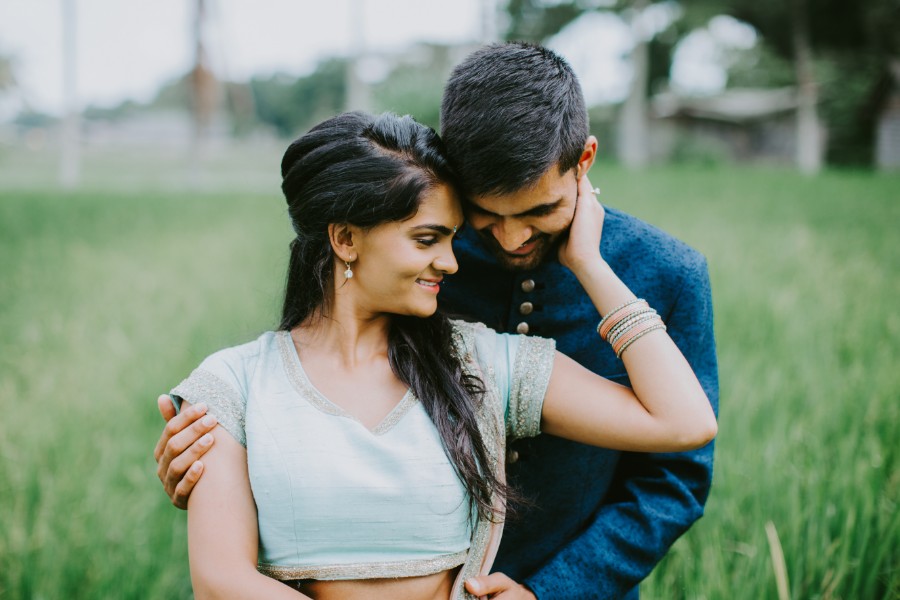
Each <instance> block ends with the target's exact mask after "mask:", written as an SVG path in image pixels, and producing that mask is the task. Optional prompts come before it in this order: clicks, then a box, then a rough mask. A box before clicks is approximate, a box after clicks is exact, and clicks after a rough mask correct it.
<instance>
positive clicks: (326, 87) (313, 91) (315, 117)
mask: <svg viewBox="0 0 900 600" xmlns="http://www.w3.org/2000/svg"><path fill="white" fill-rule="evenodd" d="M346 70H347V61H346V60H345V59H342V58H332V59H329V60H326V61H324V62H322V63H320V64H319V65H318V66H317V67H316V70H315V71H313V73H311V74H310V75H308V76H306V77H300V78H294V77H288V76H285V75H274V76H272V77H269V78H267V79H260V78H254V79H253V80H251V82H250V88H251V90H252V91H253V98H254V101H255V106H256V114H257V116H258V117H259V119H260V121H262V122H263V123H267V124H269V125H271V126H272V127H274V128H275V130H276V131H277V132H278V133H279V134H280V135H282V136H284V137H295V136H297V135H299V134H301V133H303V132H305V131H307V130H308V129H309V128H310V127H312V126H313V125H315V124H316V123H318V122H320V121H323V120H325V119H327V118H329V117H332V116H334V115H336V114H337V113H339V112H341V111H342V110H343V109H344V105H345V103H346V94H347V92H346Z"/></svg>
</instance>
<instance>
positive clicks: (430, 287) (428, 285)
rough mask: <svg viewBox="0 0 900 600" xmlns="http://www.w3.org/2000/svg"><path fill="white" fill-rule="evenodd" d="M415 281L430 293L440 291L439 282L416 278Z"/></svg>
mask: <svg viewBox="0 0 900 600" xmlns="http://www.w3.org/2000/svg"><path fill="white" fill-rule="evenodd" d="M416 283H417V284H418V285H419V287H421V288H424V289H425V290H426V291H428V292H431V293H432V294H437V293H438V292H440V291H441V282H440V280H437V281H429V280H428V279H416Z"/></svg>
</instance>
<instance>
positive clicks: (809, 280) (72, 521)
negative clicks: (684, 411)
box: [0, 166, 900, 600]
mask: <svg viewBox="0 0 900 600" xmlns="http://www.w3.org/2000/svg"><path fill="white" fill-rule="evenodd" d="M592 179H593V181H594V182H595V183H596V184H599V185H600V186H601V188H602V189H603V197H604V200H605V202H607V203H608V204H610V205H613V206H617V207H620V208H623V209H625V210H628V211H630V212H632V213H634V214H636V215H638V216H640V217H642V218H645V219H646V220H648V221H650V222H652V223H654V224H657V225H659V226H660V227H662V228H664V229H666V230H668V231H670V232H672V233H674V234H676V235H677V236H679V237H681V238H682V239H684V240H685V241H687V242H688V243H690V244H691V245H693V246H695V247H696V248H698V249H700V250H701V251H702V252H704V253H705V254H706V255H707V257H708V258H709V263H710V269H711V275H712V281H713V291H714V298H715V309H716V335H717V338H718V347H719V361H720V377H721V414H720V432H719V440H718V442H717V450H716V454H717V459H716V474H715V482H714V487H713V492H712V496H711V498H710V501H709V503H708V505H707V511H706V516H705V517H704V518H703V519H702V520H701V521H700V522H699V523H698V524H697V525H696V526H695V527H694V528H693V529H692V530H691V531H690V532H689V534H688V535H686V536H685V537H684V538H683V539H681V540H680V541H679V542H678V543H677V544H676V545H675V547H674V548H673V550H672V551H671V552H670V554H669V556H668V557H667V558H666V559H665V560H664V561H663V562H662V564H661V565H660V566H659V567H658V568H657V569H656V571H655V572H654V573H653V574H652V575H651V577H650V578H649V579H648V580H647V581H646V582H645V584H644V585H643V597H644V598H648V599H655V598H660V599H668V598H691V599H700V598H706V599H733V598H734V599H747V600H758V599H761V598H778V597H779V592H778V584H779V580H781V581H783V583H786V585H787V591H788V594H789V597H791V598H794V599H806V598H823V599H826V598H833V599H836V598H844V599H848V600H849V599H867V598H900V507H898V502H900V463H898V458H900V442H898V440H900V369H898V368H897V362H898V359H900V308H898V307H900V300H898V299H900V177H897V176H893V177H889V176H876V175H872V174H865V173H857V172H847V173H840V172H830V173H826V174H824V175H822V176H821V177H818V178H815V179H804V178H802V177H799V176H797V175H795V174H793V173H791V172H787V171H779V170H757V169H754V170H732V169H715V170H703V169H700V168H682V169H674V168H673V169H660V170H651V171H649V172H646V173H641V174H639V175H637V174H632V173H629V172H626V171H623V170H619V169H617V168H613V167H608V166H600V167H599V168H598V169H596V171H595V173H594V175H593V177H592ZM97 189H98V190H99V189H100V188H97ZM117 189H120V190H121V191H117V192H110V191H106V192H103V191H91V192H83V193H78V194H63V193H59V192H53V191H43V192H35V191H31V192H28V191H9V190H7V191H0V275H2V276H0V332H2V335H0V598H41V599H55V598H72V599H75V598H90V599H96V598H167V599H168V598H186V597H190V595H191V590H190V581H189V577H188V568H187V547H186V536H185V514H184V513H183V512H181V511H178V510H175V509H174V508H172V507H171V506H170V505H169V504H168V501H167V499H166V498H165V496H164V495H163V493H162V490H161V488H160V486H159V482H158V481H157V479H156V474H155V465H154V462H153V459H152V450H153V446H154V444H155V441H156V438H157V436H158V433H159V431H160V427H161V420H160V418H159V416H158V415H157V411H156V403H155V398H156V396H157V394H158V393H160V392H161V391H165V390H166V389H168V388H169V387H170V386H171V385H173V384H174V383H176V382H177V381H178V380H179V378H180V377H182V376H184V375H185V374H186V373H188V372H189V370H190V369H191V368H193V367H194V366H195V365H196V364H197V363H198V362H199V361H200V359H202V358H203V357H204V356H205V355H207V354H208V353H210V352H212V351H213V350H215V349H218V348H220V347H223V346H225V345H230V344H233V343H236V342H241V341H245V340H247V339H250V338H252V337H253V336H255V335H256V334H257V333H258V332H260V331H262V330H264V329H267V328H271V327H272V326H273V325H274V324H275V323H276V321H277V311H278V307H279V302H280V299H279V293H280V289H281V283H282V279H283V270H284V268H285V265H286V249H287V243H288V241H289V238H290V230H289V227H288V224H287V222H286V218H285V216H284V210H283V203H282V201H281V199H280V198H279V197H278V195H277V182H273V184H272V186H271V189H272V192H271V193H254V192H252V191H237V192H235V191H232V192H230V193H225V192H223V193H187V192H164V191H157V192H152V191H148V192H144V191H141V192H134V191H129V188H128V186H127V185H122V186H119V188H117ZM139 189H141V190H144V189H147V188H146V187H143V186H142V187H140V188H139ZM767 531H768V534H767ZM778 548H780V549H781V551H782V552H783V556H784V559H783V560H784V563H783V564H784V566H785V567H786V570H785V573H786V576H785V577H784V578H782V577H781V576H779V575H777V573H778V572H779V568H780V566H781V564H782V563H781V562H780V560H773V556H775V557H777V556H778V552H777V549H778Z"/></svg>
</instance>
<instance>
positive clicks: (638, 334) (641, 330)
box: [613, 319, 666, 358]
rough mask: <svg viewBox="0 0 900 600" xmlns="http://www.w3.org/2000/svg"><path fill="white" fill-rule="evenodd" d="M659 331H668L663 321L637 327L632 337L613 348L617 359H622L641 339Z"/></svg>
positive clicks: (632, 332) (631, 334)
mask: <svg viewBox="0 0 900 600" xmlns="http://www.w3.org/2000/svg"><path fill="white" fill-rule="evenodd" d="M658 329H660V330H662V331H665V330H666V326H665V324H664V323H663V322H662V319H660V320H659V321H657V322H655V323H647V324H645V325H644V326H643V327H636V328H635V329H634V330H632V331H631V332H630V335H629V336H628V337H627V338H625V339H622V340H620V341H619V344H618V346H617V347H613V351H614V352H615V353H616V358H621V357H622V353H624V352H625V350H627V349H628V347H629V346H631V344H633V343H634V342H636V341H637V340H639V339H641V338H642V337H644V336H645V335H647V334H648V333H650V332H651V331H656V330H658Z"/></svg>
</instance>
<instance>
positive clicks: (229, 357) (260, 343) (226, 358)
mask: <svg viewBox="0 0 900 600" xmlns="http://www.w3.org/2000/svg"><path fill="white" fill-rule="evenodd" d="M281 333H282V332H277V331H266V332H264V333H262V334H261V335H260V336H259V337H257V338H256V339H255V340H251V341H249V342H244V343H242V344H238V345H235V346H229V347H227V348H222V349H221V350H217V351H216V352H213V353H212V354H210V355H209V356H207V357H206V358H205V359H203V362H201V363H200V366H199V367H197V368H198V369H203V370H207V371H213V372H218V371H221V370H223V369H224V370H226V371H231V372H233V373H235V374H236V373H238V372H244V373H246V372H247V371H248V370H249V371H252V370H254V369H255V367H256V364H257V363H258V362H259V360H260V358H261V357H264V356H266V355H267V354H269V353H271V352H273V351H276V349H277V344H276V342H277V337H278V335H280V334H281Z"/></svg>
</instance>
